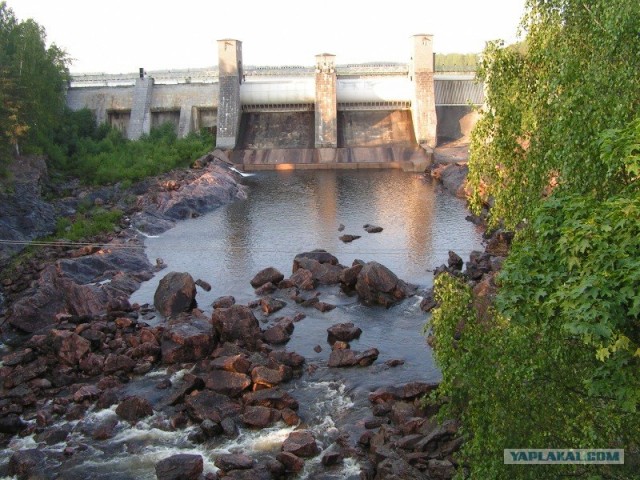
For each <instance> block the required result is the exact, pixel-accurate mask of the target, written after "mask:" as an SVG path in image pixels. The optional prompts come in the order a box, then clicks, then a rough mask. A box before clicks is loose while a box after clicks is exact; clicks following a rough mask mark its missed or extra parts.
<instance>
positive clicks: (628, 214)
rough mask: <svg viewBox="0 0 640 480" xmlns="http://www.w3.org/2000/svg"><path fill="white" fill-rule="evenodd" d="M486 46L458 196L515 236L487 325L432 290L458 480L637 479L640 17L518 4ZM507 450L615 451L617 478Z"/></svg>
mask: <svg viewBox="0 0 640 480" xmlns="http://www.w3.org/2000/svg"><path fill="white" fill-rule="evenodd" d="M522 28H523V31H524V33H525V34H526V36H525V38H524V40H523V42H522V43H521V44H519V45H515V46H504V45H503V44H502V43H500V42H491V43H489V44H488V45H487V47H486V49H485V51H484V53H483V55H482V60H481V62H480V65H479V70H478V76H479V79H480V80H482V81H484V82H485V88H486V105H485V107H484V109H483V116H482V119H481V120H480V121H479V123H478V124H477V126H476V128H475V129H474V131H473V138H472V145H471V153H470V163H469V169H470V175H469V188H470V190H471V195H472V206H473V208H474V209H475V210H476V212H478V213H479V212H480V211H481V210H482V209H487V208H489V223H490V226H491V227H493V228H499V227H502V228H506V229H510V230H512V231H515V232H517V233H516V238H515V241H514V243H513V246H512V249H511V252H510V255H509V256H508V258H507V259H506V261H505V263H504V266H503V269H502V271H501V273H500V274H499V275H498V276H497V278H495V279H494V281H495V284H496V285H497V289H498V290H497V297H496V299H495V302H494V303H493V306H492V307H491V309H489V311H488V312H483V314H480V313H479V312H478V311H476V310H475V309H474V308H473V307H472V305H473V304H474V302H475V301H476V295H475V294H474V292H473V291H472V290H471V288H470V287H469V286H468V285H467V284H466V283H465V282H464V281H463V280H461V279H459V278H456V277H455V276H452V275H448V274H443V275H440V276H439V277H438V278H437V280H436V289H437V290H436V295H437V299H438V300H439V302H440V308H439V309H437V310H436V311H435V313H434V315H433V318H432V321H431V328H432V329H433V333H434V334H435V338H436V345H437V348H436V356H437V359H438V361H439V364H440V366H441V368H442V370H443V376H444V381H443V383H442V385H441V388H440V395H441V396H442V397H444V398H448V399H449V400H450V403H449V404H448V407H449V408H448V410H447V413H448V414H453V415H457V416H458V417H459V418H461V419H462V422H463V425H464V432H465V438H466V442H465V444H464V448H463V455H462V457H461V459H460V460H461V461H462V462H463V464H465V465H468V468H469V469H470V477H471V478H483V479H484V478H492V479H497V478H504V479H512V478H531V479H541V478H549V479H557V478H638V476H637V475H638V472H640V460H639V449H640V415H638V406H639V403H640V348H639V347H640V293H639V292H640V255H639V253H640V182H639V176H640V116H639V115H640V114H639V112H640V76H639V75H638V72H639V71H640V35H639V32H640V3H638V2H637V1H632V0H607V1H605V0H593V1H591V2H583V1H581V0H528V1H527V6H526V12H525V15H524V17H523V20H522ZM508 448H618V449H624V450H625V465H624V466H620V465H553V466H537V465H536V466H531V465H529V466H526V465H525V466H522V465H518V466H514V465H504V464H503V450H504V449H508Z"/></svg>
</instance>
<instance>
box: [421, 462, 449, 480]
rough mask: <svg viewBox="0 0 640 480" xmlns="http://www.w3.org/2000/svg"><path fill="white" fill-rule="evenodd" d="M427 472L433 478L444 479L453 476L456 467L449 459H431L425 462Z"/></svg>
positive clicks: (436, 479) (435, 479)
mask: <svg viewBox="0 0 640 480" xmlns="http://www.w3.org/2000/svg"><path fill="white" fill-rule="evenodd" d="M427 472H429V475H430V476H431V478H433V479H434V480H444V479H450V478H453V477H454V476H455V474H456V467H454V466H453V464H452V463H451V462H450V461H449V460H438V459H435V458H434V459H432V460H429V463H427Z"/></svg>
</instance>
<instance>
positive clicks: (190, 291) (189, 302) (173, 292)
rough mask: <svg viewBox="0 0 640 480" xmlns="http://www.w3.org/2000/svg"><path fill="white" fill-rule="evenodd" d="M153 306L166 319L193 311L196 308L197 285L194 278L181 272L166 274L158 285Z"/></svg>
mask: <svg viewBox="0 0 640 480" xmlns="http://www.w3.org/2000/svg"><path fill="white" fill-rule="evenodd" d="M153 304H154V305H155V307H156V309H157V310H158V312H160V313H161V314H162V315H164V316H165V317H172V316H174V315H177V314H179V313H182V312H188V311H190V310H192V309H193V308H194V307H195V306H196V283H195V281H194V280H193V277H192V276H191V275H189V274H188V273H181V272H170V273H168V274H166V275H165V276H164V278H163V279H162V280H160V283H159V284H158V288H157V289H156V293H155V294H154V296H153Z"/></svg>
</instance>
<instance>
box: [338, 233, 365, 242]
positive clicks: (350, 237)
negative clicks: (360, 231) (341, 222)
mask: <svg viewBox="0 0 640 480" xmlns="http://www.w3.org/2000/svg"><path fill="white" fill-rule="evenodd" d="M338 238H339V240H341V241H342V242H344V243H351V242H353V241H354V240H357V239H359V238H360V235H349V234H345V235H341V236H340V237H338Z"/></svg>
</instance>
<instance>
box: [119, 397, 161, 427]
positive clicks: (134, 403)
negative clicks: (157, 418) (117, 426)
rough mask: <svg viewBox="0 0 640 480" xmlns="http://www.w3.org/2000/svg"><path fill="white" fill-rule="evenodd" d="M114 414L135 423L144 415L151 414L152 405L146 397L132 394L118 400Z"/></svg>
mask: <svg viewBox="0 0 640 480" xmlns="http://www.w3.org/2000/svg"><path fill="white" fill-rule="evenodd" d="M116 415H118V416H119V417H120V418H122V419H124V420H127V421H129V422H131V423H135V422H137V421H138V420H141V419H143V418H144V417H148V416H149V415H153V407H152V406H151V403H149V401H148V400H147V399H146V398H142V397H138V396H135V395H134V396H131V397H127V398H125V399H124V400H123V401H122V402H120V404H119V405H118V407H117V408H116Z"/></svg>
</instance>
